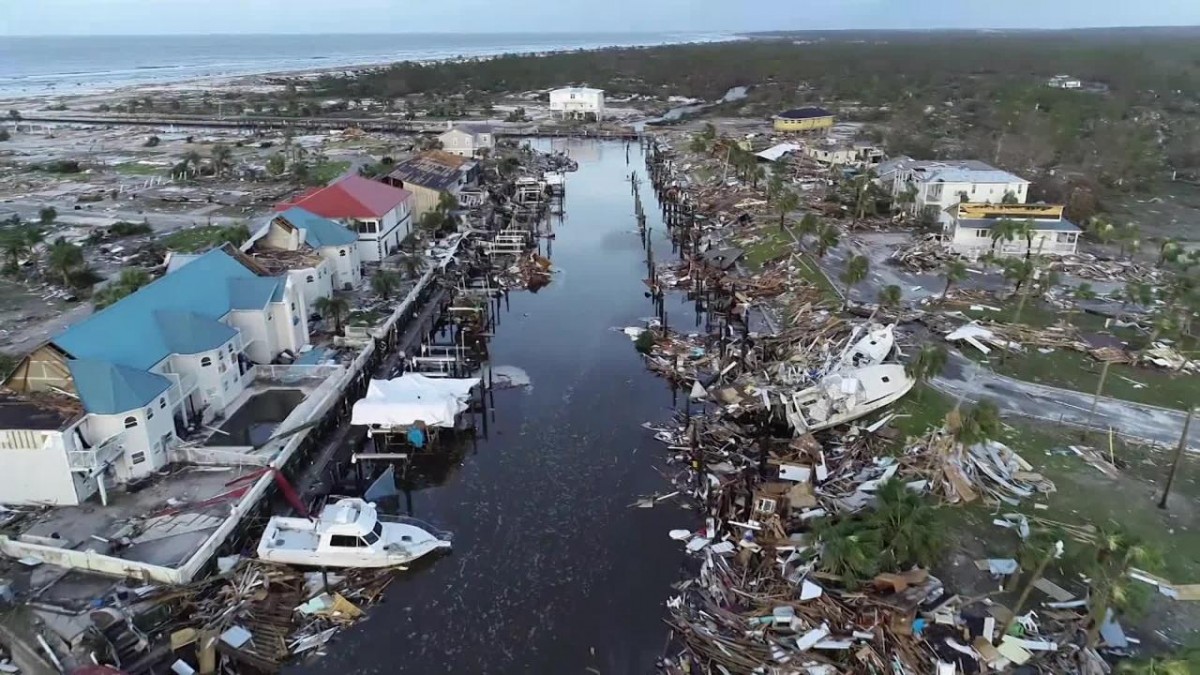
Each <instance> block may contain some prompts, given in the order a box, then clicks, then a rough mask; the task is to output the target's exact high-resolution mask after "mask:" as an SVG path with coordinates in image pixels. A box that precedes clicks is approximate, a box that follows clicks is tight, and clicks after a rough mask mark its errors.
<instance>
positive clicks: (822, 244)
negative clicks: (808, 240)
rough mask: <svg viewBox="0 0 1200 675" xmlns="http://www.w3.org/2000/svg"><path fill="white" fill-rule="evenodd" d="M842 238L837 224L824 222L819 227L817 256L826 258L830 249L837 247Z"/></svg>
mask: <svg viewBox="0 0 1200 675" xmlns="http://www.w3.org/2000/svg"><path fill="white" fill-rule="evenodd" d="M840 240H841V239H840V237H839V236H838V230H837V227H836V226H835V225H831V224H829V223H822V224H821V225H820V226H819V227H818V228H817V257H818V258H824V257H825V254H826V253H828V252H829V249H831V248H834V247H836V246H837V245H838V242H839V241H840Z"/></svg>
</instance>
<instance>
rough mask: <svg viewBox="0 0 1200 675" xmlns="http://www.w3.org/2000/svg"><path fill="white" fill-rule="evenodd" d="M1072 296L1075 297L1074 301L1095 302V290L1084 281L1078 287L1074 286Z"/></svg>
mask: <svg viewBox="0 0 1200 675" xmlns="http://www.w3.org/2000/svg"><path fill="white" fill-rule="evenodd" d="M1072 295H1074V296H1075V299H1076V300H1095V299H1096V291H1095V289H1094V288H1092V285H1091V284H1089V283H1088V282H1086V281H1085V282H1083V283H1081V284H1079V285H1078V286H1076V287H1075V291H1074V293H1072Z"/></svg>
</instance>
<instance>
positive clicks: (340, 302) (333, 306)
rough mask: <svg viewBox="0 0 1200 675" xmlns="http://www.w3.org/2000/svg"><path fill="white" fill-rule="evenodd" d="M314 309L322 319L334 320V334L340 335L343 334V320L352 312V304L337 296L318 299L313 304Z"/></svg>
mask: <svg viewBox="0 0 1200 675" xmlns="http://www.w3.org/2000/svg"><path fill="white" fill-rule="evenodd" d="M313 308H314V309H316V310H317V313H318V314H320V315H321V316H322V317H331V318H333V332H334V333H336V334H338V335H341V334H342V318H343V317H345V316H346V314H347V313H349V312H350V303H349V302H348V301H347V300H346V299H345V298H341V297H338V296H336V295H335V296H333V297H330V298H317V301H316V302H315V303H313Z"/></svg>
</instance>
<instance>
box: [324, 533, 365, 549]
mask: <svg viewBox="0 0 1200 675" xmlns="http://www.w3.org/2000/svg"><path fill="white" fill-rule="evenodd" d="M361 541H362V540H361V539H359V538H358V537H351V536H350V535H348V534H335V535H333V536H331V537H330V538H329V545H330V546H337V547H339V548H358V544H359V542H361Z"/></svg>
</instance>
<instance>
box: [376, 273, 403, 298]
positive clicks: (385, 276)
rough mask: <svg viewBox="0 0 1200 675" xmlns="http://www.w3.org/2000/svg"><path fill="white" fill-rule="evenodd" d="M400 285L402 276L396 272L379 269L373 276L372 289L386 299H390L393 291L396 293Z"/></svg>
mask: <svg viewBox="0 0 1200 675" xmlns="http://www.w3.org/2000/svg"><path fill="white" fill-rule="evenodd" d="M399 286H400V278H399V277H398V276H396V273H395V272H389V271H387V270H379V271H378V272H376V273H375V275H374V276H372V277H371V290H373V291H375V293H376V294H378V295H379V297H381V298H383V299H384V300H390V299H391V297H392V293H395V292H396V288H397V287H399Z"/></svg>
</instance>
